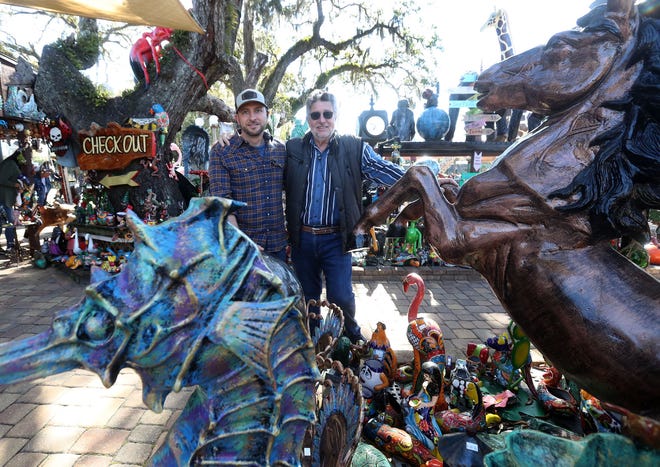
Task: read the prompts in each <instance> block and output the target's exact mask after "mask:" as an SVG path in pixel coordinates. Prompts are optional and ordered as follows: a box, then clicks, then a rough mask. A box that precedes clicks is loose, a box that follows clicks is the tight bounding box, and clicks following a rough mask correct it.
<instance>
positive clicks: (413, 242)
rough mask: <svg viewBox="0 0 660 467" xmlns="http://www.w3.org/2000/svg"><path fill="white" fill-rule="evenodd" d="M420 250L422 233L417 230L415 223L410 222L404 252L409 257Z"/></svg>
mask: <svg viewBox="0 0 660 467" xmlns="http://www.w3.org/2000/svg"><path fill="white" fill-rule="evenodd" d="M420 248H422V232H420V231H419V229H418V228H417V221H410V222H408V229H407V230H406V246H405V250H406V251H407V252H408V253H410V254H411V255H415V254H417V250H419V249H420Z"/></svg>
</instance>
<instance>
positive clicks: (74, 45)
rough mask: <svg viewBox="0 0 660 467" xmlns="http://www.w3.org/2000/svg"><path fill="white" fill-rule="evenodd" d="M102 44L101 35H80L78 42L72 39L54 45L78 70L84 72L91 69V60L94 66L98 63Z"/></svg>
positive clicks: (61, 40) (62, 40) (60, 40)
mask: <svg viewBox="0 0 660 467" xmlns="http://www.w3.org/2000/svg"><path fill="white" fill-rule="evenodd" d="M101 43H102V40H101V36H100V35H99V34H84V35H79V36H78V38H77V39H76V40H73V39H72V38H70V37H69V38H66V39H59V40H58V41H56V42H55V44H54V45H55V47H56V48H58V49H59V50H60V51H61V52H62V53H63V54H64V55H65V56H66V57H67V58H68V59H69V61H70V62H71V63H72V64H73V65H74V66H75V67H76V68H77V69H78V70H84V69H86V68H89V66H90V60H91V62H92V64H93V63H94V62H96V59H97V57H98V55H99V51H100V48H101Z"/></svg>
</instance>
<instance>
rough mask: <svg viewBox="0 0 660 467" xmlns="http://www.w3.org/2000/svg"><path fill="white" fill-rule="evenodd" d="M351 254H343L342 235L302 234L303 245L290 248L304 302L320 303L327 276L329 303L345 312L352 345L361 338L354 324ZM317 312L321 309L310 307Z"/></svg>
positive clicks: (346, 328) (346, 326)
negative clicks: (316, 301)
mask: <svg viewBox="0 0 660 467" xmlns="http://www.w3.org/2000/svg"><path fill="white" fill-rule="evenodd" d="M351 260H352V257H351V254H350V253H344V251H343V247H342V240H341V234H340V233H332V234H325V235H314V234H312V233H308V232H300V244H299V245H294V246H292V248H291V261H292V262H293V267H294V269H295V271H296V276H297V277H298V280H299V281H300V284H301V285H302V288H303V292H304V293H305V301H306V302H307V301H309V300H319V298H320V296H321V290H322V288H323V276H325V289H326V295H327V297H326V298H327V300H328V302H330V303H334V304H335V305H337V306H338V307H340V308H341V309H342V311H343V313H344V334H345V335H346V336H347V337H348V338H349V339H350V340H351V341H353V342H355V341H357V340H358V339H362V333H361V332H360V326H359V325H358V323H357V322H356V321H355V295H354V294H353V286H352V276H353V268H352V264H351V262H352V261H351ZM309 310H310V311H311V312H314V313H318V312H319V309H318V307H310V309H309Z"/></svg>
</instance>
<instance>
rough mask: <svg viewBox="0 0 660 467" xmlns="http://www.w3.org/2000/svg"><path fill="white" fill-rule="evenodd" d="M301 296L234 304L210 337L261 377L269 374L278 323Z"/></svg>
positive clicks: (220, 315)
mask: <svg viewBox="0 0 660 467" xmlns="http://www.w3.org/2000/svg"><path fill="white" fill-rule="evenodd" d="M296 300H297V297H286V298H283V299H280V300H275V301H272V302H262V303H255V302H233V303H232V304H231V305H230V306H229V307H228V308H227V309H226V310H224V312H223V313H218V318H220V319H218V320H217V321H216V322H215V323H213V325H212V328H211V332H210V334H209V338H210V339H211V340H212V341H213V342H214V343H216V344H219V345H223V346H225V347H226V348H228V349H232V350H233V351H234V352H235V353H236V355H237V356H238V357H239V358H240V359H241V360H243V361H244V362H245V363H247V364H248V365H250V366H252V367H255V368H256V369H257V371H258V372H259V373H260V374H264V373H267V372H268V369H269V366H270V364H269V361H270V356H269V349H270V342H271V340H272V335H273V334H274V332H275V331H276V329H277V327H278V322H279V321H280V320H281V319H282V317H283V316H285V314H286V312H287V311H288V310H289V309H290V308H291V307H292V306H293V305H294V303H295V302H296Z"/></svg>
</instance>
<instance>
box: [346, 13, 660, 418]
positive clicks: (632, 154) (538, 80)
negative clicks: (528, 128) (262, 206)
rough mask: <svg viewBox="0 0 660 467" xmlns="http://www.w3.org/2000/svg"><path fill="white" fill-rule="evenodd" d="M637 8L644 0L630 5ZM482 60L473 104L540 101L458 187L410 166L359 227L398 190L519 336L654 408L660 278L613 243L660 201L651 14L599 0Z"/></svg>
mask: <svg viewBox="0 0 660 467" xmlns="http://www.w3.org/2000/svg"><path fill="white" fill-rule="evenodd" d="M639 8H640V9H641V8H642V6H641V5H640V7H639ZM578 23H579V26H580V29H576V30H572V31H567V32H563V33H559V34H556V35H555V36H554V37H552V38H551V39H550V40H549V42H548V43H547V44H546V45H545V46H543V47H537V48H535V49H531V50H529V51H527V52H524V53H522V54H520V55H516V56H514V57H512V58H510V59H508V60H506V61H504V62H501V63H498V64H496V65H494V66H492V67H491V68H489V69H488V70H486V71H485V72H484V73H482V74H481V75H480V76H479V79H478V80H477V82H476V84H475V89H476V90H477V91H478V92H480V93H481V98H480V100H479V103H478V105H479V107H480V108H482V109H483V110H488V111H492V110H497V109H502V108H522V109H529V110H531V111H534V112H537V113H540V114H542V115H547V116H548V119H547V120H546V121H545V122H544V123H543V124H542V125H541V127H540V128H538V129H537V130H535V131H534V132H532V133H530V134H529V135H528V136H527V137H526V138H523V139H521V140H518V141H517V142H516V143H514V144H513V145H512V146H510V147H509V148H508V149H507V150H506V151H505V152H504V153H503V154H502V155H501V156H500V158H499V159H498V160H497V161H496V162H495V164H494V165H493V166H492V167H491V168H490V169H489V170H488V171H486V172H483V173H480V174H478V175H477V176H475V177H473V178H471V179H470V180H468V181H467V182H466V183H465V184H464V185H463V186H462V187H461V188H460V189H457V188H456V186H455V184H452V183H451V181H450V180H441V181H440V182H439V181H438V180H437V178H436V176H435V174H433V173H431V171H430V170H428V168H426V167H411V168H410V169H409V170H408V171H407V172H406V174H405V175H404V176H403V177H402V178H401V180H399V181H398V182H397V183H396V184H395V185H394V186H392V187H391V188H390V189H389V190H388V191H387V192H386V193H385V194H384V195H383V196H381V197H380V198H379V199H378V200H377V201H376V202H375V203H373V204H371V205H370V206H369V207H367V208H366V210H365V215H364V216H363V218H362V219H361V220H360V222H358V224H357V226H356V229H355V234H356V238H357V239H360V238H364V237H366V234H367V232H368V231H369V228H370V227H372V226H374V225H380V224H381V223H383V222H384V221H385V219H386V218H387V217H388V215H389V214H390V213H391V212H393V211H394V210H395V209H397V208H398V207H399V206H400V205H402V204H403V203H405V202H411V201H412V202H413V203H412V204H408V205H407V207H406V208H405V209H404V211H402V213H401V216H400V217H401V220H400V221H399V222H398V224H399V225H404V222H405V221H406V220H409V219H416V218H419V217H421V216H424V222H425V236H426V240H427V241H428V243H430V244H431V245H433V246H434V247H435V248H436V250H437V251H438V252H439V254H440V256H442V258H443V259H444V260H445V261H447V262H450V263H453V264H465V265H469V266H471V267H473V268H474V269H475V270H477V271H478V272H479V273H481V274H482V276H483V277H484V278H485V279H486V280H487V281H488V282H489V284H490V286H491V287H492V288H493V291H494V292H495V294H496V295H497V297H498V298H499V300H500V302H501V303H502V305H503V306H504V308H505V309H506V310H507V311H508V313H509V314H510V315H511V317H512V318H513V319H514V320H515V321H516V323H518V324H519V325H520V326H521V328H522V329H523V330H524V331H525V334H526V335H527V336H528V337H529V339H530V341H531V342H532V343H533V344H534V345H535V346H536V348H537V349H538V350H540V351H541V352H542V353H543V354H544V355H545V356H546V357H547V358H548V359H549V360H550V361H551V362H552V363H553V364H554V365H555V366H556V367H558V369H559V370H560V371H561V372H562V373H563V374H564V375H566V377H567V378H569V379H571V380H572V381H574V382H576V383H577V384H578V385H579V386H581V387H583V388H584V389H585V390H587V391H589V392H590V393H591V394H593V395H594V396H596V397H598V398H599V399H602V400H604V401H606V402H610V403H612V404H616V405H620V406H623V407H625V408H626V409H628V410H630V411H633V412H635V413H638V414H642V415H646V416H649V417H652V418H655V419H656V420H657V419H660V399H659V398H658V397H657V395H658V387H660V339H659V336H660V314H659V313H658V310H660V283H659V282H658V281H657V280H656V279H654V278H653V277H652V276H650V275H649V274H646V273H645V272H644V271H643V270H641V269H640V268H638V267H637V266H635V265H634V264H633V263H632V262H630V261H628V260H627V259H626V258H624V257H623V256H622V255H620V254H619V253H618V252H616V251H614V250H613V249H612V248H611V246H610V239H612V238H617V237H628V238H638V239H644V238H645V237H646V238H648V234H649V232H648V222H647V218H646V214H645V213H646V212H647V210H648V209H649V208H655V209H657V208H658V207H659V206H660V185H659V181H660V151H659V150H658V148H659V144H660V143H659V142H660V126H659V120H658V117H659V116H660V112H659V109H658V100H657V92H656V90H657V86H658V84H659V83H660V74H659V73H658V67H657V57H658V53H659V51H660V26H659V25H658V20H657V19H654V18H651V17H645V16H644V15H642V14H640V13H639V11H638V7H637V6H635V4H634V1H633V0H609V1H608V2H607V5H599V6H596V7H595V8H594V9H593V10H592V11H591V13H590V14H588V15H587V16H586V17H584V18H582V19H580V20H579V22H578Z"/></svg>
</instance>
